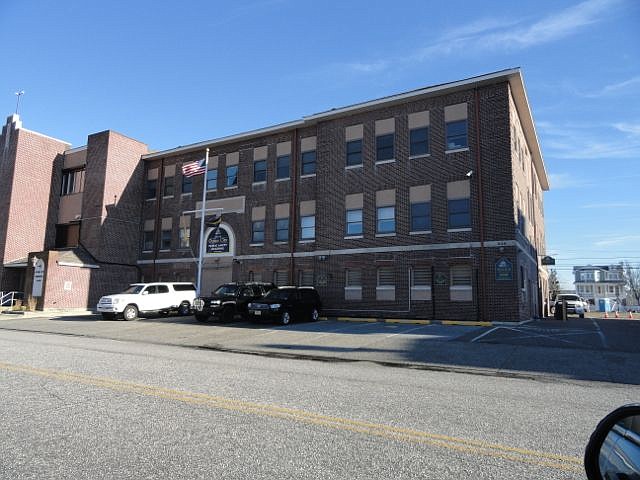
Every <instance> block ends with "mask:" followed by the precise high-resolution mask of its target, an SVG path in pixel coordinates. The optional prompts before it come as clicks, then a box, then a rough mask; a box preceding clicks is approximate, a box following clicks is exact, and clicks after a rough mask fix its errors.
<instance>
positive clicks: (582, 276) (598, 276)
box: [573, 265, 626, 305]
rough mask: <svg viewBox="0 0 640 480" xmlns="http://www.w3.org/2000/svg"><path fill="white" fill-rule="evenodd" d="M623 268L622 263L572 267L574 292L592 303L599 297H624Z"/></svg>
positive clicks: (596, 303) (595, 303) (596, 302)
mask: <svg viewBox="0 0 640 480" xmlns="http://www.w3.org/2000/svg"><path fill="white" fill-rule="evenodd" d="M623 272H624V270H623V268H622V265H607V266H601V265H587V266H584V267H573V274H574V276H575V279H574V282H573V284H574V285H575V287H576V293H577V294H578V295H580V296H581V297H583V298H584V299H585V300H587V301H588V302H589V303H591V304H593V305H598V300H599V299H601V298H610V299H616V298H620V299H622V298H624V297H625V295H626V293H625V289H624V285H625V280H624V274H623Z"/></svg>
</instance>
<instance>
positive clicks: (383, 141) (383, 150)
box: [376, 133, 393, 162]
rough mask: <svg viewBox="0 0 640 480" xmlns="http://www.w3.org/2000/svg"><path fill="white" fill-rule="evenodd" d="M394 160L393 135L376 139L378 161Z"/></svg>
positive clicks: (380, 136)
mask: <svg viewBox="0 0 640 480" xmlns="http://www.w3.org/2000/svg"><path fill="white" fill-rule="evenodd" d="M392 159H393V133H389V134H387V135H379V136H377V137H376V161H377V162H380V161H383V160H392Z"/></svg>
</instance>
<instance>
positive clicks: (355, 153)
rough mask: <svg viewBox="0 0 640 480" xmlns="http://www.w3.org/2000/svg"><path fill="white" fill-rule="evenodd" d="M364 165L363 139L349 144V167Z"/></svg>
mask: <svg viewBox="0 0 640 480" xmlns="http://www.w3.org/2000/svg"><path fill="white" fill-rule="evenodd" d="M354 165H362V139H361V138H360V139H358V140H351V141H349V142H347V166H348V167H352V166H354Z"/></svg>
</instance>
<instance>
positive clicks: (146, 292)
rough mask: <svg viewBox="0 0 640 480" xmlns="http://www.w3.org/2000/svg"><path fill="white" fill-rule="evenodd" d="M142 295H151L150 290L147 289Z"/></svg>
mask: <svg viewBox="0 0 640 480" xmlns="http://www.w3.org/2000/svg"><path fill="white" fill-rule="evenodd" d="M140 295H149V290H145V291H144V292H142V293H141V294H140Z"/></svg>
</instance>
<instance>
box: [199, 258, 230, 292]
mask: <svg viewBox="0 0 640 480" xmlns="http://www.w3.org/2000/svg"><path fill="white" fill-rule="evenodd" d="M231 262H232V259H231V258H221V259H220V261H219V262H216V263H206V262H205V264H204V268H203V269H202V291H201V294H202V295H209V294H210V293H211V292H213V291H214V290H215V289H216V288H218V287H219V286H220V285H222V284H223V283H229V282H231V281H232V269H231Z"/></svg>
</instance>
